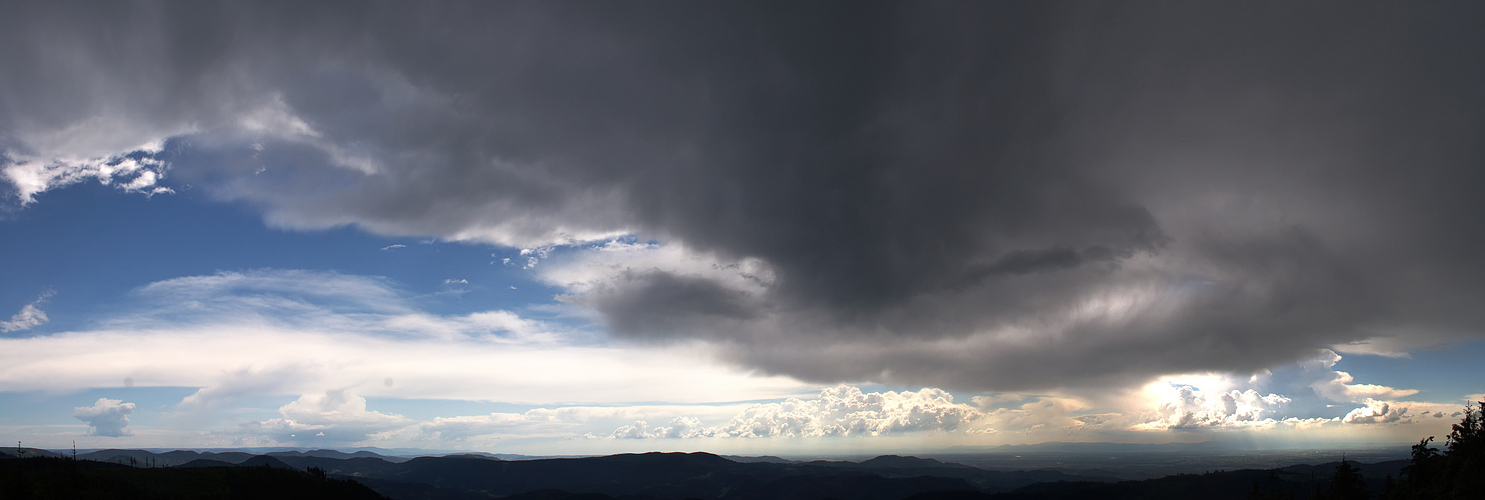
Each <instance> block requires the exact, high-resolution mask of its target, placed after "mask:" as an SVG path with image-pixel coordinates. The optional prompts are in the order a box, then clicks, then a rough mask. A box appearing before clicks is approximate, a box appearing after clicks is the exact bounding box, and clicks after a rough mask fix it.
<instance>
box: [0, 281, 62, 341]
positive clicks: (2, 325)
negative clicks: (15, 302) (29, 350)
mask: <svg viewBox="0 0 1485 500" xmlns="http://www.w3.org/2000/svg"><path fill="white" fill-rule="evenodd" d="M56 294H57V292H56V291H53V290H47V291H45V292H42V293H41V296H40V297H37V298H36V300H34V301H32V302H31V303H30V304H26V305H24V306H21V310H20V312H17V313H15V314H13V315H11V316H10V320H9V321H0V332H6V333H9V332H18V331H24V330H30V329H32V328H36V327H38V326H41V325H44V324H46V323H47V322H48V321H51V318H48V317H47V315H46V311H42V310H41V308H40V307H37V306H40V305H41V304H42V303H43V302H46V299H48V298H51V296H53V295H56Z"/></svg>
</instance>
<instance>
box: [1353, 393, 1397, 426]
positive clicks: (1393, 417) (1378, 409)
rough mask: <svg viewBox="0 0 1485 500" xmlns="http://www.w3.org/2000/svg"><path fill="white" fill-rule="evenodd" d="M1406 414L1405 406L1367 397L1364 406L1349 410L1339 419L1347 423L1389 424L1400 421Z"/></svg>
mask: <svg viewBox="0 0 1485 500" xmlns="http://www.w3.org/2000/svg"><path fill="white" fill-rule="evenodd" d="M1407 415H1408V408H1407V407H1406V406H1402V405H1400V404H1398V403H1396V402H1390V401H1377V400H1375V399H1370V398H1368V399H1367V400H1366V406H1363V407H1361V408H1357V409H1355V410H1351V412H1350V413H1347V414H1346V417H1345V418H1343V419H1341V421H1342V422H1345V423H1348V424H1390V423H1393V422H1399V421H1401V420H1402V419H1403V418H1405V417H1407Z"/></svg>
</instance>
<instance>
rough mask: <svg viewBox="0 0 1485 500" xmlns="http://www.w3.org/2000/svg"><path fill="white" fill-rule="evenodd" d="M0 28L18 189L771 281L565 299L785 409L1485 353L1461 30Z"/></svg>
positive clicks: (621, 280) (532, 25)
mask: <svg viewBox="0 0 1485 500" xmlns="http://www.w3.org/2000/svg"><path fill="white" fill-rule="evenodd" d="M7 9H9V10H14V11H21V10H26V12H15V13H14V14H15V15H6V16H4V19H5V21H0V22H3V23H5V26H3V28H4V29H3V30H0V32H3V34H0V37H3V40H0V41H3V42H4V43H5V44H6V46H7V47H17V49H16V50H10V51H6V53H5V54H4V55H3V56H0V57H3V58H4V59H0V64H3V67H4V69H5V71H4V72H3V73H4V75H3V76H0V85H3V89H0V92H3V96H0V97H3V101H0V102H3V110H4V113H3V115H4V117H5V118H3V119H0V127H3V129H0V134H3V136H4V137H3V140H4V141H5V143H4V144H6V145H7V148H8V151H10V152H11V153H10V154H9V156H11V157H15V156H16V155H17V154H23V155H33V156H46V155H48V154H50V155H53V156H59V155H62V154H63V153H67V152H70V151H72V149H69V148H77V147H80V146H74V145H71V143H68V142H66V141H57V140H52V139H50V138H52V137H55V136H56V134H53V133H51V132H55V131H60V130H75V131H81V132H82V133H83V135H85V136H88V137H95V139H94V140H93V142H94V143H100V144H101V143H108V144H110V145H111V146H110V147H129V146H133V145H134V144H137V143H139V142H143V141H144V140H147V139H154V138H157V137H153V136H150V134H155V135H161V134H163V135H171V136H174V137H175V139H173V140H172V142H171V144H172V145H174V147H172V148H167V149H166V151H165V152H163V153H161V154H162V155H164V156H165V157H166V158H167V159H169V160H170V161H171V162H172V165H173V166H174V167H173V168H174V170H172V172H171V175H172V179H173V180H174V181H176V182H190V183H193V184H197V185H200V186H204V187H206V188H207V189H209V190H211V191H212V192H213V193H215V194H216V195H217V196H219V197H221V198H223V199H232V200H242V201H247V202H250V203H253V204H255V205H257V206H259V207H261V208H262V210H263V211H264V212H265V214H266V217H267V218H268V220H269V221H270V222H271V223H274V224H278V225H283V226H287V227H297V228H306V227H311V228H312V227H327V226H333V225H339V224H356V225H359V226H361V227H364V228H367V229H369V230H372V231H376V232H380V233H385V234H420V235H436V236H442V237H449V238H462V239H473V240H481V241H488V242H494V243H500V244H508V245H518V246H535V245H539V244H547V243H551V242H562V241H576V240H582V239H586V238H592V237H596V236H597V235H602V234H613V233H616V232H634V233H638V234H640V235H642V236H645V237H658V238H662V239H665V240H667V241H670V242H672V243H674V244H678V245H680V244H683V245H685V246H686V247H687V248H689V249H691V250H693V251H695V252H697V253H699V254H705V255H711V256H714V257H716V258H717V259H719V260H722V261H732V260H738V259H757V260H759V261H761V262H763V263H765V264H766V265H767V266H768V267H769V268H770V269H771V270H772V273H773V276H774V279H772V280H769V281H767V282H766V283H763V284H762V285H760V286H759V287H757V288H750V289H739V288H736V287H732V286H731V285H727V284H726V283H724V282H722V281H718V280H717V279H716V278H715V276H711V275H698V274H687V273H684V272H681V271H675V270H661V269H651V270H647V271H635V270H628V271H622V272H618V273H617V274H614V275H612V276H610V277H609V278H608V279H607V281H604V282H603V283H602V285H603V286H598V287H594V288H592V289H591V290H588V291H587V292H585V293H582V294H574V295H571V296H567V297H566V298H564V300H567V301H569V302H571V303H574V304H580V305H584V306H587V307H591V308H593V309H594V310H596V311H597V312H599V313H600V314H601V315H602V316H603V317H604V318H605V320H606V321H607V323H608V324H609V326H610V327H611V329H612V331H613V332H614V333H615V334H617V335H620V336H625V337H634V338H643V339H663V338H673V337H681V338H685V337H700V338H706V339H710V340H711V341H714V342H718V343H721V344H723V345H725V346H727V350H726V352H727V353H728V354H727V356H729V357H730V359H732V360H734V361H737V362H739V363H742V364H745V365H747V366H752V367H758V368H762V369H764V370H766V371H770V372H776V373H786V374H791V375H796V376H800V377H805V378H809V379H812V380H821V381H827V380H828V381H837V380H859V379H872V380H880V381H885V382H893V383H903V384H920V383H927V384H936V385H942V386H946V387H958V388H972V389H985V388H996V389H1019V388H1033V387H1036V388H1045V387H1053V386H1062V385H1081V384H1090V383H1123V382H1128V381H1130V380H1135V379H1138V378H1140V377H1145V376H1149V375H1152V374H1160V373H1168V372H1174V371H1188V370H1235V371H1244V370H1255V369H1260V368H1262V367H1265V366H1269V365H1271V364H1274V363H1280V362H1285V361H1292V360H1295V359H1299V358H1301V357H1306V356H1309V355H1310V354H1311V353H1313V352H1314V351H1313V350H1314V349H1315V348H1317V347H1322V346H1327V345H1332V344H1336V343H1345V342H1352V341H1358V340H1364V339H1368V338H1374V337H1389V336H1391V337H1404V338H1406V339H1410V340H1409V341H1410V342H1414V343H1427V342H1435V341H1438V340H1440V339H1445V338H1449V337H1452V336H1458V335H1478V333H1479V330H1480V325H1482V319H1485V318H1481V317H1480V313H1477V312H1474V311H1475V309H1478V307H1476V306H1477V305H1478V304H1479V303H1481V299H1485V296H1482V295H1485V293H1482V292H1485V287H1482V285H1480V283H1485V279H1482V278H1485V265H1482V264H1481V263H1480V261H1479V256H1480V255H1482V254H1485V225H1482V224H1478V223H1476V222H1474V220H1473V219H1474V218H1475V217H1477V216H1478V214H1481V213H1485V203H1482V202H1481V201H1480V197H1479V196H1478V190H1479V186H1481V185H1485V169H1481V168H1480V165H1482V160H1485V154H1482V152H1485V151H1482V146H1481V143H1480V142H1479V139H1478V138H1479V137H1481V132H1485V127H1482V123H1481V121H1482V120H1485V118H1482V117H1485V102H1482V99H1485V97H1482V94H1481V93H1480V92H1478V89H1479V88H1485V74H1482V72H1485V64H1482V63H1485V61H1482V59H1485V55H1482V51H1485V43H1482V37H1481V35H1479V33H1482V32H1485V29H1482V28H1485V26H1480V24H1481V21H1480V20H1481V19H1485V16H1482V14H1485V13H1482V12H1478V9H1479V8H1478V7H1475V6H1471V5H1433V6H1428V7H1427V8H1422V7H1418V6H1387V5H1383V6H1357V5H1355V4H1348V3H1335V4H1323V3H1309V4H1303V5H1295V4H1292V3H1272V4H1255V3H1247V4H1242V5H1222V4H1205V3H1201V4H1197V3H1139V4H1130V3H1126V4H1088V3H1066V4H1052V3H1035V4H1031V3H993V4H992V3H986V2H975V3H934V4H886V3H883V4H877V3H865V4H863V3H841V4H832V3H823V2H821V3H805V4H798V3H787V4H786V3H780V4H762V3H749V4H742V5H717V4H697V3H675V4H658V3H649V4H602V5H595V4H569V3H554V2H545V3H433V4H400V3H349V4H332V3H315V4H310V5H304V4H300V3H282V4H268V3H240V4H239V3H201V2H185V3H159V4H156V3H146V4H128V5H124V4H110V5H107V6H105V7H103V8H101V9H73V8H69V7H68V6H65V5H57V4H43V5H28V6H18V7H7ZM100 117H102V118H100ZM90 120H91V121H90ZM110 120H113V121H110ZM295 120H298V121H295ZM114 121H117V122H119V123H128V124H130V126H131V127H133V128H132V129H130V130H134V131H136V132H137V133H136V134H135V135H129V134H128V133H119V132H117V131H116V130H115V129H114V128H110V127H107V126H104V125H106V124H108V123H113V122H114ZM99 123H102V124H104V125H98V124H99ZM78 124H85V125H86V124H92V125H87V126H80V125H78ZM69 127H73V128H71V129H69ZM296 127H299V128H296ZM48 134H50V135H48ZM136 136H138V137H136ZM120 137H122V138H120ZM110 141H111V142H110ZM130 141H134V142H130ZM115 143H116V144H115ZM99 147H103V146H99ZM84 149H86V148H84ZM88 151H91V150H88ZM77 154H82V153H77ZM90 154H96V153H90ZM760 283H762V282H760Z"/></svg>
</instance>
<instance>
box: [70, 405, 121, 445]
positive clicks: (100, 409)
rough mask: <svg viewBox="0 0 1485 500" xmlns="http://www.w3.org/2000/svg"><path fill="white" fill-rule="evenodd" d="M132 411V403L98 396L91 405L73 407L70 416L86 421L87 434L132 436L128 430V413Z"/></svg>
mask: <svg viewBox="0 0 1485 500" xmlns="http://www.w3.org/2000/svg"><path fill="white" fill-rule="evenodd" d="M130 413H134V403H125V402H124V401H123V400H121V399H108V398H98V401H95V402H94V403H93V406H79V407H76V408H73V411H72V416H73V417H74V418H76V419H78V420H81V421H84V422H87V423H88V434H90V435H93V436H108V437H120V436H132V435H133V434H134V433H133V432H130V431H129V414H130Z"/></svg>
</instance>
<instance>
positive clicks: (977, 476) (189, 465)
mask: <svg viewBox="0 0 1485 500" xmlns="http://www.w3.org/2000/svg"><path fill="white" fill-rule="evenodd" d="M1482 404H1485V402H1482ZM1466 410H1467V411H1465V416H1464V418H1463V419H1462V421H1461V422H1460V423H1458V424H1455V425H1454V426H1453V430H1452V432H1451V433H1450V434H1449V435H1448V436H1446V437H1445V439H1444V445H1443V447H1442V448H1440V447H1436V446H1433V438H1432V437H1430V438H1428V439H1424V440H1423V441H1422V442H1421V443H1419V444H1418V445H1416V446H1413V448H1412V457H1411V459H1410V460H1396V461H1390V462H1381V463H1376V464H1355V463H1352V462H1350V461H1347V460H1342V461H1340V462H1336V463H1331V464H1321V465H1294V466H1289V467H1281V468H1276V469H1266V470H1234V471H1213V472H1208V473H1205V474H1176V475H1172V476H1166V477H1162V478H1158V479H1147V480H1139V481H1117V480H1116V479H1115V478H1112V477H1098V476H1080V475H1075V474H1070V473H1068V472H1065V471H1057V470H1033V471H994V470H985V469H980V468H976V467H971V466H967V465H962V464H956V463H946V462H940V461H938V460H933V459H923V458H916V457H906V456H895V455H884V456H880V457H877V458H873V459H870V460H866V461H863V462H859V463H858V462H846V461H824V460H821V461H813V462H791V461H787V460H783V459H777V458H776V457H770V458H769V459H767V460H747V459H743V460H744V461H739V460H732V459H729V458H727V457H722V456H718V455H713V454H710V453H699V452H698V453H643V454H623V455H610V456H604V457H586V458H552V459H537V460H501V459H498V458H494V457H490V456H488V455H481V454H467V455H451V456H443V457H421V458H414V459H408V460H399V461H393V460H387V459H384V458H383V457H380V456H375V455H374V454H370V453H357V454H347V453H341V452H333V451H328V450H317V451H314V452H275V453H272V454H265V455H252V454H247V453H235V452H233V453H197V452H188V451H174V452H169V453H159V454H156V453H151V452H147V451H141V450H103V451H100V452H94V453H91V454H89V455H94V456H99V457H103V456H106V457H111V460H110V461H108V462H103V461H89V460H71V459H69V458H60V457H59V455H58V454H56V453H50V452H47V453H42V452H41V450H21V451H23V452H25V453H21V455H23V456H32V457H37V458H24V459H11V460H0V500H7V499H11V498H142V499H143V498H382V496H383V495H384V496H385V497H387V498H392V499H395V500H475V499H490V498H501V499H508V500H523V499H524V500H532V499H541V500H577V499H584V500H603V499H622V500H672V499H673V500H682V499H689V498H696V499H716V500H754V499H759V500H762V499H769V500H775V499H779V500H792V499H798V500H815V499H825V498H833V499H842V500H847V499H850V500H901V499H911V500H946V499H953V500H971V499H976V500H978V499H1073V498H1106V499H1137V498H1138V499H1155V498H1202V499H1204V500H1222V499H1233V500H1238V499H1243V500H1257V499H1284V498H1288V499H1361V498H1366V499H1381V500H1413V499H1462V498H1469V499H1476V498H1485V494H1482V493H1485V428H1482V418H1481V414H1480V411H1479V410H1478V409H1477V408H1475V407H1472V406H1471V407H1466ZM3 450H4V449H0V458H15V454H14V453H5V452H4V451H3ZM9 451H10V452H15V451H16V449H15V448H11V449H9ZM123 463H127V464H132V465H137V466H148V467H147V468H138V467H131V466H130V465H124V464H123ZM164 466H171V467H164Z"/></svg>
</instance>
